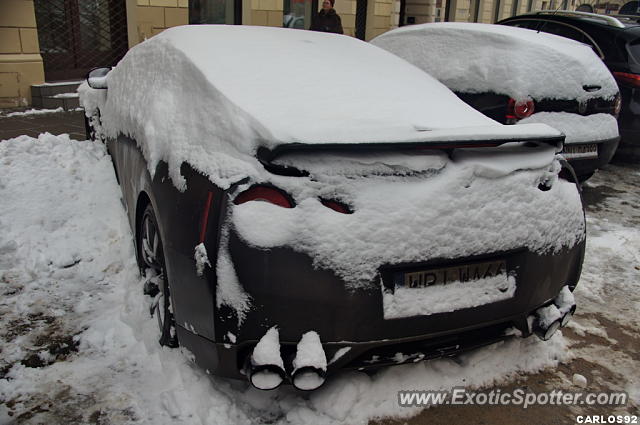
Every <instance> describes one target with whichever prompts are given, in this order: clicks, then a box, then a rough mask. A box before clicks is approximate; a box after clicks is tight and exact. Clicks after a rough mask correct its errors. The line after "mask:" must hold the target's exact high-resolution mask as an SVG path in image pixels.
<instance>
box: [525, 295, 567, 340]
mask: <svg viewBox="0 0 640 425" xmlns="http://www.w3.org/2000/svg"><path fill="white" fill-rule="evenodd" d="M575 312H576V302H575V298H574V297H573V293H572V292H571V290H570V289H569V287H568V286H564V287H563V288H562V290H561V291H560V293H559V294H558V296H557V297H556V298H555V299H554V300H553V304H549V305H548V306H545V307H541V308H539V309H538V310H536V312H535V313H534V315H533V332H534V333H535V334H536V335H537V336H538V338H540V339H541V340H543V341H548V340H549V339H551V337H552V336H553V334H555V333H556V331H557V330H558V329H560V328H561V327H564V326H566V325H567V323H569V321H570V320H571V318H572V317H573V314H574V313H575Z"/></svg>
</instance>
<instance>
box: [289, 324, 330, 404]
mask: <svg viewBox="0 0 640 425" xmlns="http://www.w3.org/2000/svg"><path fill="white" fill-rule="evenodd" d="M326 377H327V356H326V355H325V352H324V349H323V348H322V342H320V336H318V334H317V333H316V332H314V331H309V332H307V333H305V334H304V335H302V339H300V342H298V347H297V349H296V357H295V358H294V359H293V373H292V374H291V383H292V384H293V386H294V387H296V388H297V389H299V390H302V391H311V390H315V389H316V388H320V387H321V386H322V384H324V381H325V380H326Z"/></svg>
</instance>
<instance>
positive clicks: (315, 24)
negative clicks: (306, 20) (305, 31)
mask: <svg viewBox="0 0 640 425" xmlns="http://www.w3.org/2000/svg"><path fill="white" fill-rule="evenodd" d="M335 2H336V0H323V1H322V10H320V12H318V14H317V15H316V17H315V19H314V20H313V21H312V22H311V28H309V29H310V30H311V31H320V32H333V33H336V34H344V31H343V30H342V20H341V19H340V15H338V14H337V13H336V10H335V9H334V8H333V5H334V4H335Z"/></svg>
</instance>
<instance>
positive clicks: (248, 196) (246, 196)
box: [233, 185, 295, 208]
mask: <svg viewBox="0 0 640 425" xmlns="http://www.w3.org/2000/svg"><path fill="white" fill-rule="evenodd" d="M249 201H263V202H269V203H271V204H274V205H278V206H280V207H283V208H293V207H294V206H295V205H294V202H293V199H291V197H290V196H289V195H288V194H287V193H285V192H283V191H282V190H280V189H278V188H276V187H273V186H263V185H257V186H253V187H251V188H249V189H247V190H245V191H244V192H242V193H241V194H239V195H238V196H236V199H234V200H233V203H234V204H236V205H240V204H244V203H245V202H249Z"/></svg>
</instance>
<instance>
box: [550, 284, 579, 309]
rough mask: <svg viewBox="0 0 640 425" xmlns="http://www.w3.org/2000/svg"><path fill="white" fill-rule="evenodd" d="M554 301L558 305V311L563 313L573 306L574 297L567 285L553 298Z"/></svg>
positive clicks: (574, 302) (574, 303)
mask: <svg viewBox="0 0 640 425" xmlns="http://www.w3.org/2000/svg"><path fill="white" fill-rule="evenodd" d="M554 303H555V305H556V306H557V307H558V310H559V311H560V313H561V314H562V315H564V314H565V313H567V312H569V311H570V310H571V308H572V307H573V306H575V305H576V299H575V297H574V296H573V292H571V290H570V289H569V287H568V286H564V287H563V288H562V290H561V291H560V293H559V294H558V296H557V297H556V299H555V300H554Z"/></svg>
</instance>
